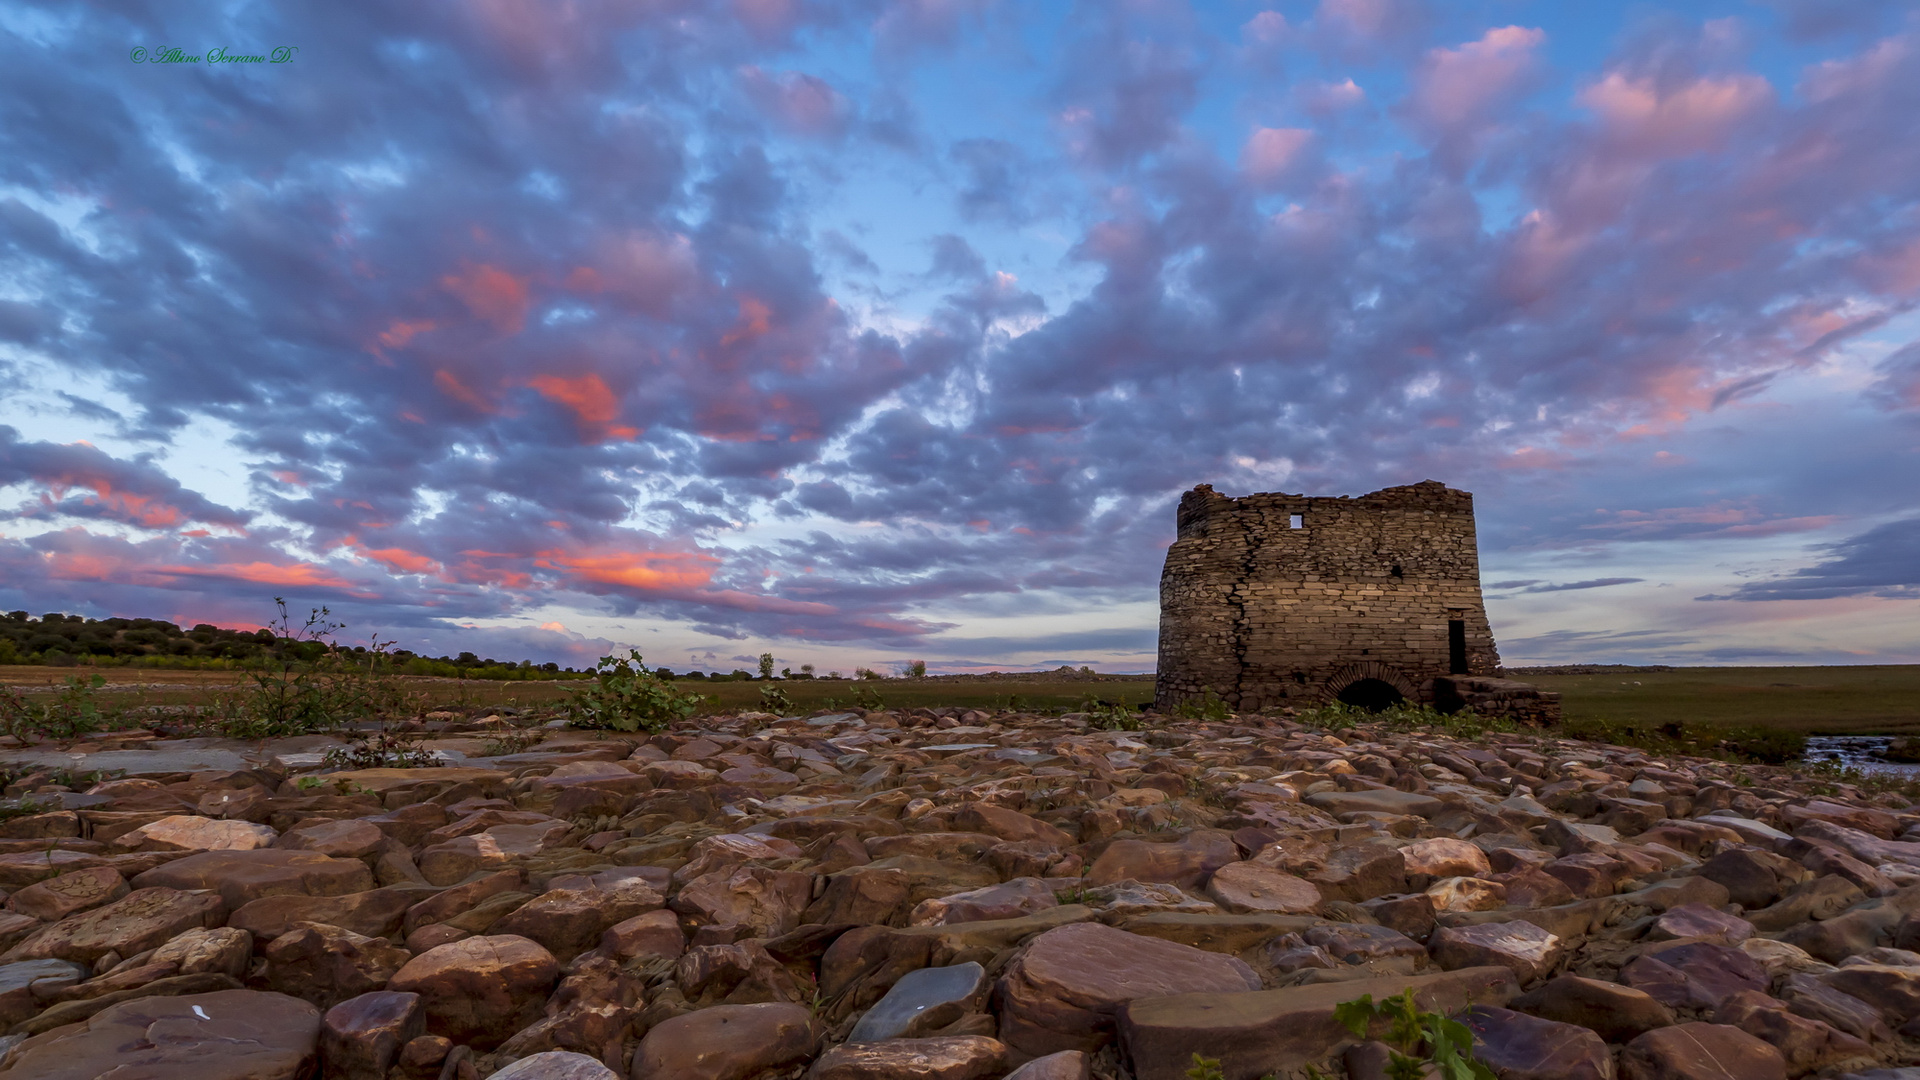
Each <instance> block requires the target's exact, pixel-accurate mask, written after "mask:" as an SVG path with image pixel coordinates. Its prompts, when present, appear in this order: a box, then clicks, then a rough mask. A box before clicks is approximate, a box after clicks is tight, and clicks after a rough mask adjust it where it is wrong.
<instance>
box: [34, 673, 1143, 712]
mask: <svg viewBox="0 0 1920 1080" xmlns="http://www.w3.org/2000/svg"><path fill="white" fill-rule="evenodd" d="M96 670H97V671H98V673H99V674H102V675H105V676H106V678H107V684H106V685H105V686H103V687H101V688H100V690H99V691H98V696H99V700H100V701H101V702H102V703H103V704H106V705H111V706H117V707H120V708H132V707H137V706H146V705H172V706H181V705H206V704H210V703H211V702H212V701H213V699H214V698H215V697H216V696H217V695H219V694H222V693H232V692H234V691H236V690H240V689H243V688H245V687H247V686H250V685H252V683H251V682H250V680H249V679H248V677H247V675H246V673H244V672H235V671H161V670H150V669H142V668H100V669H92V668H86V667H60V668H53V667H29V666H24V665H22V666H0V685H9V686H13V687H16V688H19V689H22V690H41V689H52V688H55V687H58V686H60V685H62V684H64V683H65V681H66V680H67V679H68V678H69V677H74V676H79V677H82V678H84V677H87V676H90V675H93V674H95V673H96ZM403 682H404V683H405V685H406V687H407V689H408V690H409V691H411V692H414V693H417V694H420V695H421V700H422V703H423V706H425V707H448V706H451V707H462V708H465V707H475V706H490V705H512V706H519V707H537V706H540V705H550V704H553V703H556V702H559V701H562V700H564V699H565V697H566V695H567V692H568V690H569V689H571V688H573V687H577V686H580V685H582V684H581V683H579V682H495V681H490V680H482V679H466V680H461V679H430V678H405V679H404V680H403ZM675 685H676V686H677V687H678V688H679V689H680V690H683V691H686V692H688V693H694V694H699V695H701V696H702V697H705V698H707V699H709V704H708V708H710V709H712V710H713V711H726V710H730V709H750V708H755V707H757V706H758V705H759V703H760V691H761V690H762V689H763V688H765V687H767V686H769V685H772V686H774V687H777V688H778V689H779V690H781V691H782V692H783V693H785V694H786V695H787V698H788V699H789V700H790V701H792V703H793V704H794V705H795V706H796V707H797V708H800V709H802V710H806V711H812V710H815V709H825V708H838V707H842V706H852V705H855V704H858V703H859V702H858V700H857V696H858V695H861V694H877V695H879V701H880V703H881V704H882V705H883V706H885V707H887V708H904V709H914V708H919V707H921V706H928V707H936V708H937V707H942V706H955V707H960V708H976V709H1004V708H1008V707H1015V708H1022V709H1071V708H1073V707H1074V706H1076V705H1078V704H1080V702H1082V701H1083V700H1085V699H1086V697H1087V696H1088V695H1089V694H1091V695H1093V696H1094V697H1096V698H1098V699H1100V700H1102V701H1106V702H1110V703H1124V704H1127V705H1144V704H1146V703H1147V702H1149V701H1152V700H1153V677H1152V676H1151V675H1112V676H1105V677H1103V678H1100V679H1098V680H1088V679H1081V678H1035V677H1032V676H1027V677H1021V678H1009V679H988V678H980V677H965V678H951V679H949V678H940V677H937V676H936V677H934V678H929V679H880V680H877V681H874V680H867V681H860V682H855V681H851V680H841V681H827V680H821V679H812V680H808V679H794V680H781V681H779V682H776V683H772V684H768V683H761V682H710V681H707V680H696V679H683V680H679V681H678V682H676V683H675ZM868 700H871V699H868Z"/></svg>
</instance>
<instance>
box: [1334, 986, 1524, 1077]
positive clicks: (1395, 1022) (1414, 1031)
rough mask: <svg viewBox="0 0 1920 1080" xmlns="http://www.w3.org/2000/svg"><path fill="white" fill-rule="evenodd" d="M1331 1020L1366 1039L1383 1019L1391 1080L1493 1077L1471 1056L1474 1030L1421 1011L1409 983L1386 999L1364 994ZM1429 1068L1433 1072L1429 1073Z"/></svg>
mask: <svg viewBox="0 0 1920 1080" xmlns="http://www.w3.org/2000/svg"><path fill="white" fill-rule="evenodd" d="M1333 1018H1334V1019H1335V1020H1337V1021H1339V1022H1340V1023H1341V1024H1343V1025H1345V1026H1346V1028H1347V1030H1348V1031H1351V1032H1353V1037H1354V1038H1356V1039H1364V1038H1367V1033H1368V1032H1369V1031H1370V1030H1372V1028H1373V1023H1374V1021H1376V1020H1385V1021H1386V1022H1387V1031H1386V1039H1385V1040H1384V1041H1385V1042H1386V1044H1387V1048H1388V1058H1387V1076H1388V1077H1390V1078H1391V1080H1422V1078H1423V1077H1426V1076H1429V1075H1433V1074H1437V1075H1438V1077H1439V1080H1494V1075H1493V1070H1491V1069H1489V1068H1487V1067H1486V1066H1485V1065H1484V1064H1482V1063H1480V1062H1478V1061H1475V1060H1474V1058H1473V1032H1471V1031H1469V1030H1468V1029H1467V1025H1465V1024H1463V1023H1461V1022H1460V1021H1458V1020H1453V1019H1450V1018H1448V1017H1447V1016H1445V1015H1443V1014H1441V1013H1437V1012H1427V1011H1425V1010H1424V1009H1421V1008H1420V1006H1419V1005H1417V1004H1416V1003H1415V1002H1414V1000H1413V989H1412V988H1411V987H1409V988H1408V989H1406V990H1403V991H1401V992H1400V993H1398V994H1395V995H1394V996H1392V997H1390V998H1383V999H1381V1000H1380V1001H1375V1000H1373V995H1372V994H1362V995H1360V996H1359V997H1358V998H1356V999H1355V1000H1353V1001H1345V1002H1341V1003H1340V1004H1338V1005H1336V1006H1334V1007H1333ZM1429 1070H1431V1072H1430V1071H1429Z"/></svg>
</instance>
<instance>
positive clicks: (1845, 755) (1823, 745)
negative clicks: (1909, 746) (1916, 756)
mask: <svg viewBox="0 0 1920 1080" xmlns="http://www.w3.org/2000/svg"><path fill="white" fill-rule="evenodd" d="M1892 744H1893V737H1892V736H1891V735H1809V736H1807V760H1808V761H1810V762H1831V763H1833V764H1836V765H1842V766H1845V767H1846V768H1849V769H1858V770H1860V771H1861V772H1863V773H1872V774H1875V775H1878V776H1898V777H1906V778H1915V779H1920V764H1907V763H1905V762H1899V761H1888V760H1886V759H1885V758H1883V757H1881V756H1880V755H1882V754H1884V753H1886V751H1887V748H1888V747H1889V746H1891V745H1892Z"/></svg>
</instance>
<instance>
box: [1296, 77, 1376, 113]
mask: <svg viewBox="0 0 1920 1080" xmlns="http://www.w3.org/2000/svg"><path fill="white" fill-rule="evenodd" d="M1301 99H1302V101H1303V102H1304V103H1305V105H1306V107H1307V111H1308V112H1310V113H1312V114H1313V115H1315V116H1320V117H1326V116H1332V115H1334V114H1335V113H1340V112H1345V111H1346V110H1348V109H1351V108H1353V107H1354V106H1356V105H1362V104H1364V103H1365V102H1366V100H1367V92H1366V91H1365V90H1363V89H1361V87H1360V84H1358V83H1356V82H1354V81H1353V80H1352V79H1347V80H1346V81H1344V82H1337V83H1335V82H1326V83H1320V84H1319V85H1317V86H1314V87H1311V88H1309V89H1307V90H1305V91H1304V92H1303V93H1302V94H1301Z"/></svg>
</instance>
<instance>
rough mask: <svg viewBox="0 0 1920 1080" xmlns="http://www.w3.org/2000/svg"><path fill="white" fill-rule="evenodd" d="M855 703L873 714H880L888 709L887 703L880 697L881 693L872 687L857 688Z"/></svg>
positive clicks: (854, 695) (854, 693)
mask: <svg viewBox="0 0 1920 1080" xmlns="http://www.w3.org/2000/svg"><path fill="white" fill-rule="evenodd" d="M853 703H854V704H855V705H858V706H860V707H861V708H863V709H867V710H869V711H872V712H878V711H880V710H881V709H884V708H886V707H887V703H886V702H885V701H884V700H882V699H881V697H880V691H878V690H875V689H874V688H873V687H871V686H858V687H855V688H854V691H853Z"/></svg>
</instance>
